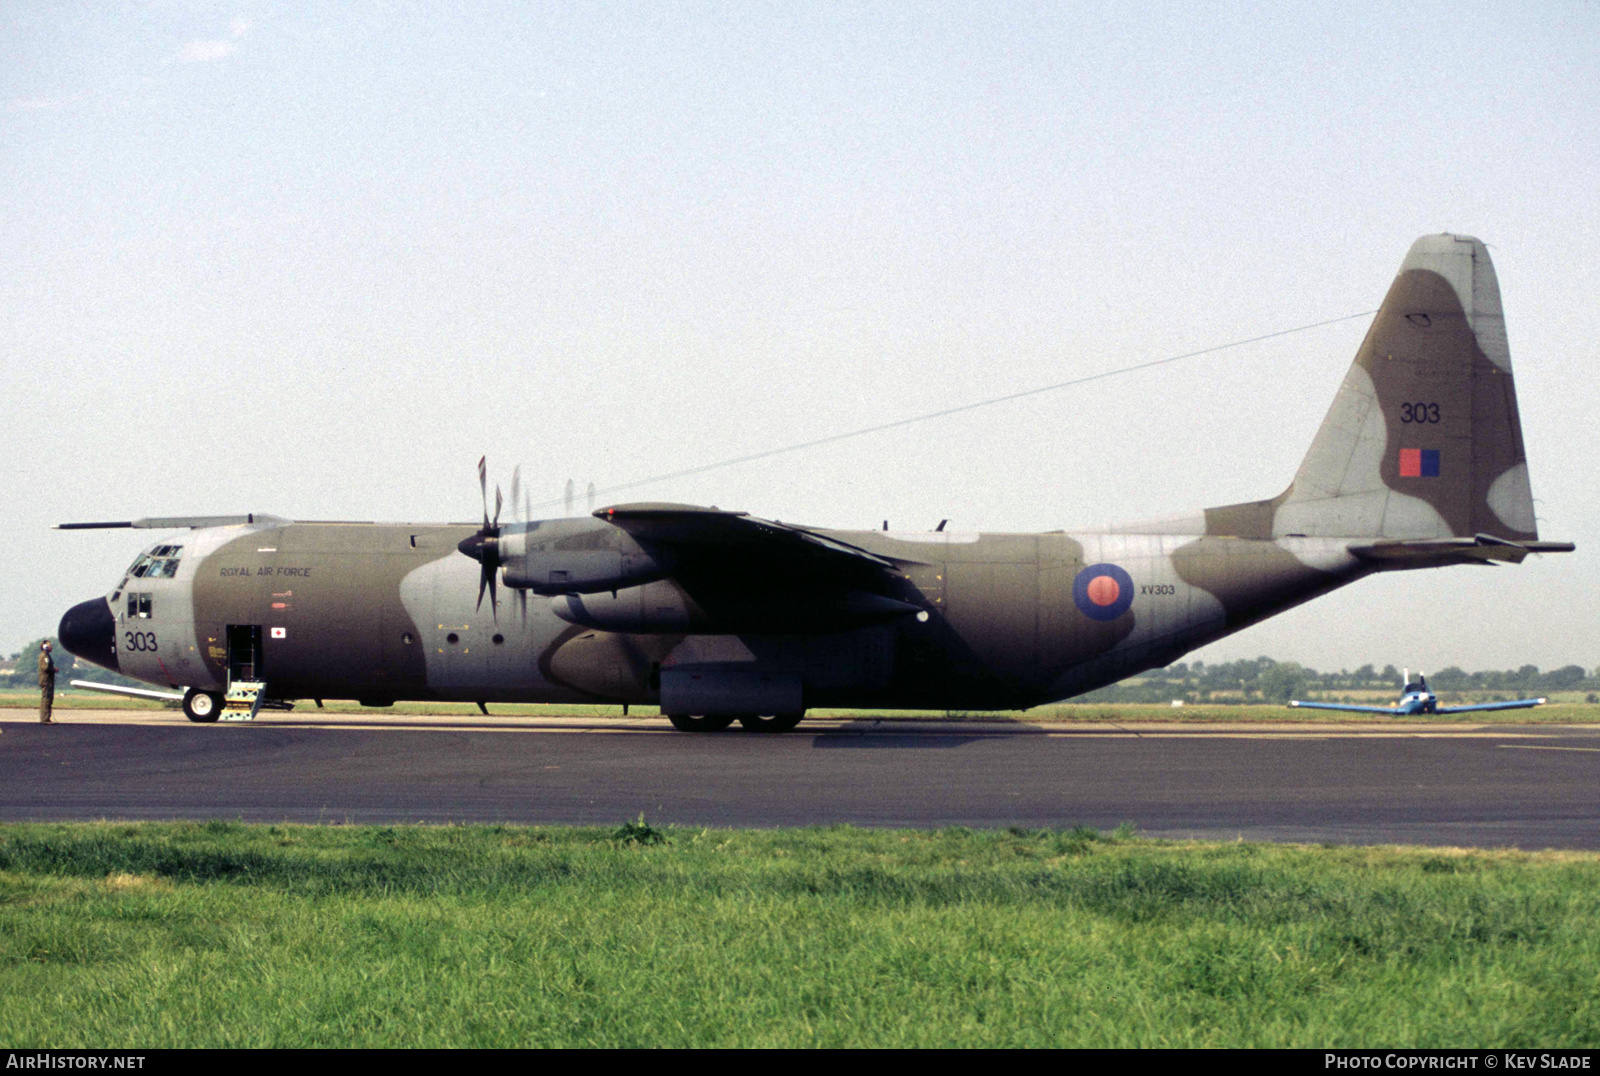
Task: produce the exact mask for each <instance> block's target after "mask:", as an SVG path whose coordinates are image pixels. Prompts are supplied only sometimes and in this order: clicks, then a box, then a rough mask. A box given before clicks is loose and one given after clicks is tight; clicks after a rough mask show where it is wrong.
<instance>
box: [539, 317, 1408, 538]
mask: <svg viewBox="0 0 1600 1076" xmlns="http://www.w3.org/2000/svg"><path fill="white" fill-rule="evenodd" d="M1376 313H1377V311H1376V310H1363V311H1362V312H1361V313H1359V314H1345V315H1343V316H1341V317H1337V318H1329V319H1327V320H1326V321H1314V322H1312V323H1311V324H1309V325H1299V326H1296V327H1295V328H1293V329H1279V330H1278V331H1277V332H1270V333H1263V334H1262V335H1260V336H1252V337H1249V338H1248V339H1245V340H1233V341H1230V342H1229V343H1226V344H1216V345H1214V346H1212V347H1203V348H1201V349H1200V350H1198V351H1185V352H1184V353H1183V354H1181V355H1168V356H1167V357H1166V358H1164V359H1151V360H1150V361H1149V362H1139V363H1134V364H1133V365H1132V366H1119V367H1118V368H1117V369H1115V370H1103V371H1101V372H1100V373H1098V374H1089V375H1087V376H1085V377H1075V378H1073V379H1072V380H1070V381H1057V382H1056V383H1055V384H1053V385H1041V386H1039V387H1038V388H1032V389H1024V390H1022V391H1021V392H1009V393H1007V394H1006V395H1004V396H992V397H990V398H989V399H987V400H977V401H975V402H973V403H967V404H960V405H958V406H956V407H946V408H942V409H940V410H938V411H928V412H926V413H924V414H920V415H912V416H910V417H908V418H900V419H895V420H894V421H893V422H883V423H879V424H878V425H876V426H864V427H862V428H861V429H859V430H846V431H845V432H843V433H833V434H829V435H828V436H827V437H817V438H814V439H812V440H810V441H799V442H796V443H795V444H792V445H783V446H781V447H779V448H769V449H766V450H765V451H762V452H752V453H750V454H749V455H745V456H734V457H732V458H730V459H725V460H718V461H717V462H715V463H704V464H701V465H700V466H698V467H686V468H684V469H683V470H681V471H669V472H667V473H666V474H658V475H652V476H651V477H649V478H636V479H634V480H632V481H630V482H623V483H620V484H619V485H615V486H606V487H605V488H603V489H597V490H595V491H594V493H593V495H594V496H600V495H604V494H610V493H621V492H622V491H623V490H629V489H637V488H639V487H640V486H650V485H654V484H655V483H657V482H669V481H671V480H672V479H674V478H688V477H689V476H691V475H697V474H705V473H706V472H707V471H718V470H721V469H722V468H724V467H737V466H738V465H739V464H741V463H754V462H755V461H756V460H764V459H770V458H771V457H773V456H782V455H784V454H785V453H788V452H799V451H802V450H803V449H807V448H818V447H820V446H822V445H831V444H833V443H835V442H837V441H848V440H850V439H851V438H854V437H865V436H867V435H868V434H872V433H882V432H884V431H885V430H895V429H899V428H900V427H901V426H910V425H912V424H914V423H918V422H929V421H932V420H933V419H936V418H945V417H946V416H949V415H959V414H961V413H962V412H964V411H976V410H977V409H978V408H980V407H992V406H994V405H995V404H1002V403H1009V402H1010V401H1012V400H1022V399H1026V398H1027V397H1029V396H1039V395H1042V394H1044V393H1046V392H1057V391H1060V390H1061V389H1069V388H1072V387H1074V386H1076V385H1087V384H1089V383H1091V382H1094V381H1105V380H1107V379H1108V378H1113V377H1122V376H1123V375H1124V374H1132V373H1138V372H1139V371H1140V370H1149V369H1152V368H1154V367H1157V366H1166V365H1168V364H1169V363H1174V362H1182V361H1183V360H1184V359H1196V358H1199V357H1200V356H1202V355H1214V354H1216V353H1217V352H1219V351H1228V350H1230V349H1231V348H1236V347H1244V346H1245V345H1247V344H1259V343H1261V342H1262V341H1263V340H1276V339H1277V338H1278V337H1280V336H1293V335H1294V334H1296V333H1303V332H1310V331H1311V330H1312V329H1321V328H1325V327H1326V326H1329V325H1337V324H1339V323H1340V322H1343V321H1354V320H1355V319H1356V318H1365V317H1371V316H1372V315H1373V314H1376ZM561 503H562V502H561V501H560V500H559V499H558V500H554V501H543V502H541V503H538V504H535V505H534V506H533V507H534V508H553V507H555V506H556V505H559V504H561Z"/></svg>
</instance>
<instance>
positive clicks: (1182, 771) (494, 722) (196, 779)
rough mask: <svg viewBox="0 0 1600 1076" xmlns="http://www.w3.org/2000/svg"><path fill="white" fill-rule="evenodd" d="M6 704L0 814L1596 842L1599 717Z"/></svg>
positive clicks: (1552, 844) (1531, 844)
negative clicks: (757, 724) (1127, 719)
mask: <svg viewBox="0 0 1600 1076" xmlns="http://www.w3.org/2000/svg"><path fill="white" fill-rule="evenodd" d="M56 716H57V723H56V724H55V725H53V726H42V725H40V724H38V721H37V715H36V713H35V712H33V711H29V710H16V709H14V710H3V709H0V820H3V821H13V822H15V821H50V820H57V821H59V820H84V819H183V818H188V819H197V818H228V819H243V820H246V821H258V822H284V821H287V822H337V823H344V822H351V823H367V822H374V823H376V822H383V823H395V822H519V823H548V824H555V823H563V824H565V823H572V824H601V825H616V824H619V823H621V822H623V821H626V820H628V819H631V818H634V817H637V816H638V815H639V814H640V813H641V812H643V813H644V814H645V816H646V817H647V818H648V819H649V820H650V821H651V822H652V823H655V824H658V825H659V824H674V825H694V826H791V825H801V826H805V825H829V824H834V823H851V824H854V825H859V826H915V827H935V826H949V825H966V826H975V827H979V826H982V827H987V826H1026V827H1030V828H1032V827H1045V826H1047V827H1067V826H1075V825H1088V826H1094V827H1096V828H1099V829H1109V828H1112V827H1115V826H1117V825H1119V824H1121V823H1124V822H1127V823H1132V824H1133V825H1134V826H1135V827H1136V829H1137V831H1138V832H1140V833H1142V834H1145V835H1148V836H1160V837H1201V838H1209V839H1226V840H1233V839H1235V838H1243V839H1245V840H1272V841H1311V842H1334V843H1359V844H1387V843H1408V844H1410V843H1416V844H1431V845H1458V846H1479V847H1518V848H1525V849H1540V848H1568V849H1590V850H1600V726H1594V725H1564V726H1552V725H1468V724H1454V723H1426V722H1412V723H1392V724H1378V723H1374V724H1370V725H1366V724H1363V725H1349V724H1339V725H1317V724H1300V723H1295V724H1281V725H1263V724H1244V723H1240V724H1211V723H1206V724H1200V723H1188V724H1180V723H1170V724H1167V723H1163V724H1154V723H1139V724H1128V725H1122V726H1117V725H1111V724H1103V723H1096V724H1089V723H1073V724H1035V723H1028V724H1022V723H1015V722H1002V721H996V722H987V721H971V720H966V721H959V722H942V721H875V720H871V719H864V720H828V719H808V720H807V721H806V722H805V723H804V724H802V725H801V726H800V727H799V729H797V730H796V731H794V732H791V733H788V734H785V735H780V736H769V735H754V734H750V733H745V732H742V731H740V730H739V728H738V726H735V727H734V728H732V729H730V730H728V731H726V732H722V733H715V734H685V733H678V732H674V731H673V730H672V729H671V727H670V726H669V725H668V724H667V722H666V721H665V720H664V719H660V718H653V717H651V718H631V719H630V718H620V719H619V718H590V717H586V718H549V717H490V718H483V717H478V716H473V717H417V716H394V715H382V714H377V713H372V714H369V713H344V714H331V713H328V712H318V711H315V710H311V711H306V710H300V711H296V712H294V713H292V714H284V713H272V714H263V715H262V716H261V717H259V718H258V719H257V720H256V721H255V722H253V723H250V724H244V723H237V724H217V725H193V724H190V723H189V722H188V721H186V720H185V719H184V718H183V717H182V715H181V714H178V713H176V712H172V711H149V710H141V711H127V710H123V711H117V710H57V712H56Z"/></svg>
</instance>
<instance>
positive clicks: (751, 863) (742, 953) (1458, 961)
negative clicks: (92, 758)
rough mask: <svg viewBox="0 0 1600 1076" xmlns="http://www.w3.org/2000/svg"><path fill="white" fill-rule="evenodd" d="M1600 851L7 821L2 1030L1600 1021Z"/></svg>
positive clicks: (939, 1041)
mask: <svg viewBox="0 0 1600 1076" xmlns="http://www.w3.org/2000/svg"><path fill="white" fill-rule="evenodd" d="M1597 883H1600V856H1595V855H1590V854H1580V853H1554V852H1550V853H1531V854H1530V853H1517V852H1476V851H1461V850H1444V851H1441V850H1438V849H1404V848H1343V847H1341V848H1313V847H1300V846H1269V845H1255V844H1203V843H1169V842H1157V841H1150V840H1144V839H1140V838H1136V837H1132V836H1129V835H1127V834H1124V833H1117V834H1110V835H1106V834H1100V833H1096V832H1094V831H1092V830H1088V829H1077V830H1064V831H1012V832H1006V831H981V832H975V831H970V830H965V829H951V830H943V831H936V832H905V831H893V830H882V831H867V830H857V829H852V828H850V827H836V828H829V829H807V830H767V831H726V830H724V831H718V830H686V829H676V828H672V827H662V826H659V825H651V824H650V823H649V822H647V821H646V820H645V819H643V818H640V819H638V820H636V821H633V822H628V823H626V824H624V825H623V826H621V828H611V829H574V828H534V827H511V826H492V827H489V826H480V827H469V826H462V827H422V826H415V827H413V826H405V827H343V826H331V827H311V826H247V825H243V824H238V823H229V822H220V821H218V822H210V823H198V824H196V823H160V824H155V823H152V824H113V823H99V824H88V825H82V824H72V825H68V824H62V825H42V824H41V825H8V826H0V908H3V912H0V1046H28V1047H44V1046H55V1047H87V1046H134V1045H137V1046H141V1047H161V1046H213V1047H215V1046H221V1047H234V1046H336V1045H337V1046H795V1045H818V1046H862V1045H876V1046H935V1045H971V1046H1063V1045H1073V1046H1155V1045H1171V1046H1200V1045H1205V1046H1317V1047H1331V1046H1394V1047H1400V1046H1417V1047H1428V1046H1435V1047H1444V1046H1499V1047H1514V1046H1522V1047H1533V1046H1567V1047H1594V1046H1596V1045H1597V1044H1600V916H1597V915H1596V912H1597V911H1600V908H1597V904H1600V896H1597V894H1600V884H1597Z"/></svg>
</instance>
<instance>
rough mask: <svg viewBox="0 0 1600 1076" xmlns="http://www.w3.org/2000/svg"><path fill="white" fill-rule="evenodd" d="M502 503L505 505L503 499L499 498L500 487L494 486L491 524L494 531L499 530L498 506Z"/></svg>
mask: <svg viewBox="0 0 1600 1076" xmlns="http://www.w3.org/2000/svg"><path fill="white" fill-rule="evenodd" d="M504 503H505V498H504V497H502V496H500V487H499V486H495V487H494V523H493V524H492V526H493V527H494V529H495V530H499V529H500V506H501V505H503V504H504Z"/></svg>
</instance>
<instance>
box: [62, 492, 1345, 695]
mask: <svg viewBox="0 0 1600 1076" xmlns="http://www.w3.org/2000/svg"><path fill="white" fill-rule="evenodd" d="M572 524H573V525H576V526H582V525H583V524H582V522H580V521H572ZM596 525H598V524H596ZM506 530H507V532H508V534H509V533H510V532H512V531H514V530H516V528H513V527H508V528H506ZM475 532H476V528H475V527H474V526H473V525H470V524H369V523H287V524H285V523H268V524H260V523H257V524H252V525H236V526H225V527H212V528H202V529H197V530H193V531H190V532H188V533H186V534H183V535H180V536H178V537H174V538H169V539H165V540H163V541H161V542H157V543H155V544H154V545H152V546H151V547H149V548H148V549H147V550H146V552H145V553H144V554H141V556H140V558H139V560H137V561H136V562H135V564H134V566H133V567H132V568H131V569H130V571H129V572H128V574H127V575H126V576H125V578H124V579H123V580H122V582H121V583H119V585H118V586H117V587H116V588H115V589H114V590H113V591H112V592H111V594H110V595H109V596H108V597H107V598H106V599H95V600H94V602H87V603H84V604H83V605H80V606H78V607H76V608H75V609H74V610H73V611H72V612H71V613H69V614H68V616H67V618H65V619H64V620H63V639H64V640H65V641H66V642H67V644H68V645H69V647H70V648H72V649H73V650H74V652H75V653H79V654H81V655H83V656H86V657H90V658H91V659H92V660H97V661H100V662H101V663H102V664H108V665H111V666H112V667H114V668H116V669H118V670H119V671H120V672H122V673H124V674H125V675H128V676H132V677H135V678H138V679H140V680H144V681H147V682H149V683H152V684H157V685H164V686H172V687H180V688H181V687H192V688H198V689H200V690H212V691H221V690H222V689H223V688H225V686H226V685H227V684H228V683H229V681H230V680H239V679H253V680H262V681H265V682H267V683H269V684H270V690H271V693H272V695H274V696H275V697H279V698H285V699H293V698H354V699H360V700H363V701H366V702H369V703H374V704H383V703H388V702H392V701H397V700H405V699H430V700H461V701H483V702H552V703H561V702H591V703H592V702H629V703H655V702H657V701H658V700H659V691H660V684H661V673H662V670H663V669H669V670H670V669H672V668H674V666H675V665H678V664H680V663H685V662H698V663H713V664H716V665H718V666H719V667H723V666H731V665H734V664H737V665H738V667H748V668H750V669H755V670H770V671H772V672H774V673H776V674H782V675H786V676H790V677H795V678H798V683H799V684H800V685H801V691H802V693H803V704H804V705H805V706H807V707H814V706H852V707H877V708H924V707H937V708H971V709H1000V708H1016V707H1027V706H1032V705H1036V704H1039V703H1044V702H1049V701H1053V700H1058V699H1063V698H1068V697H1070V696H1073V695H1076V694H1080V693H1082V692H1085V691H1089V690H1092V689H1094V688H1096V687H1100V686H1103V685H1105V684H1109V683H1113V682H1115V681H1117V680H1119V679H1122V678H1124V677H1126V676H1129V675H1131V674H1133V673H1136V672H1139V671H1141V670H1144V669H1148V668H1153V667H1158V666H1161V665H1165V664H1168V663H1170V662H1171V661H1173V660H1176V659H1177V658H1178V657H1179V656H1181V655H1182V654H1184V653H1186V652H1187V651H1189V650H1192V649H1194V648H1195V647H1198V646H1202V645H1204V644H1206V643H1209V642H1211V641H1213V640H1215V639H1218V638H1220V637H1222V636H1224V635H1226V634H1228V633H1230V632H1232V631H1235V630H1238V629H1239V628H1242V627H1245V626H1247V625H1249V624H1252V623H1255V622H1256V621H1258V620H1260V619H1262V618H1264V617H1266V616H1269V615H1271V614H1273V613H1275V612H1278V611H1280V610H1282V609H1285V608H1288V607H1289V606H1292V605H1295V604H1298V603H1299V602H1302V601H1305V600H1308V599H1310V598H1313V597H1315V596H1317V595H1319V594H1323V593H1326V592H1327V591H1329V590H1332V589H1334V588H1335V587H1338V586H1341V585H1343V584H1345V583H1348V582H1350V581H1352V580H1353V579H1355V578H1358V577H1359V576H1361V575H1363V574H1366V572H1367V571H1369V570H1370V569H1369V568H1368V567H1367V566H1366V565H1365V564H1364V563H1363V562H1362V561H1360V560H1358V559H1357V558H1356V557H1354V556H1352V555H1351V554H1350V553H1349V552H1348V551H1347V550H1346V548H1345V546H1346V543H1345V542H1343V541H1339V540H1328V539H1315V538H1279V539H1276V540H1264V539H1249V538H1235V537H1226V536H1218V535H1203V534H1184V533H1076V534H1073V533H1065V532H1051V533H1044V534H960V533H950V532H917V533H905V532H885V531H823V530H818V529H812V533H814V534H817V535H822V536H825V537H827V538H831V539H834V540H837V541H840V542H843V543H847V544H848V545H850V546H851V547H854V548H857V549H860V550H864V551H866V552H868V553H871V554H874V555H876V556H880V557H884V558H887V559H889V560H891V561H892V562H893V564H894V565H895V569H894V570H893V571H891V572H886V573H884V575H883V578H882V580H881V581H880V582H879V583H877V584H876V586H877V589H878V594H877V595H876V596H874V597H878V598H883V599H892V603H898V605H897V607H899V606H903V607H904V608H905V609H906V610H907V611H906V613H905V614H903V615H893V616H887V617H882V616H879V617H874V618H870V619H871V620H872V622H870V623H862V624H860V625H859V626H851V627H846V628H844V629H843V630H828V626H827V625H826V624H821V625H818V624H815V623H811V622H810V621H805V622H804V625H805V626H804V630H792V631H785V630H777V631H770V632H768V631H756V632H751V631H741V632H731V633H715V634H707V633H695V632H686V631H672V630H661V629H660V628H659V627H657V628H656V629H655V630H646V631H607V630H600V629H596V628H593V627H589V626H585V625H584V624H581V623H572V622H570V618H571V614H570V613H569V614H568V618H567V619H563V618H562V617H561V616H558V615H557V612H556V609H555V608H554V607H553V606H554V604H555V603H557V602H561V601H563V600H564V599H562V598H554V599H552V598H548V597H544V596H541V595H539V594H537V593H531V592H529V591H527V590H509V591H508V590H502V592H501V598H500V601H499V604H498V608H495V607H493V606H492V605H491V604H490V603H489V602H487V601H485V602H484V603H483V604H482V606H481V608H480V607H478V605H477V598H478V589H477V587H478V572H479V565H478V563H476V562H475V561H474V560H472V559H471V558H469V557H467V556H463V555H462V554H461V553H460V552H459V551H458V548H457V547H458V545H459V544H460V543H461V542H462V541H463V540H464V539H469V538H471V537H472V535H473V534H474V533H475ZM677 586H678V584H677V583H676V582H675V581H672V580H668V581H665V582H658V583H655V584H654V587H656V588H658V589H657V591H655V592H646V593H661V591H660V589H659V588H663V587H665V588H668V589H669V590H672V589H675V588H677ZM624 593H626V591H625V592H624ZM605 597H606V595H596V596H594V597H592V598H591V599H590V600H591V604H593V603H594V601H595V599H597V598H598V599H602V600H603V599H604V598H605ZM97 602H104V603H105V604H104V605H103V606H96V605H95V603H97ZM892 603H891V604H892ZM779 604H780V605H781V602H780V603H779ZM106 609H108V610H109V613H110V615H109V618H108V617H106V615H105V612H104V610H106ZM912 609H914V610H916V612H915V613H912V612H911V610H912ZM91 613H92V614H93V615H92V616H91V615H90V614H91ZM779 620H780V626H781V617H780V618H779ZM796 623H801V621H796ZM73 624H77V625H78V627H77V628H76V629H73V630H74V631H75V632H76V637H71V636H69V634H68V633H69V628H71V625H73ZM107 631H109V632H110V634H111V636H112V637H111V639H110V640H105V639H103V638H101V636H102V635H103V634H104V633H105V632H107ZM89 634H93V635H94V638H93V639H90V638H86V636H87V635H89ZM107 642H109V646H107V645H106V644H107ZM105 655H109V657H110V660H109V661H107V660H105Z"/></svg>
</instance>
